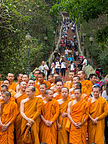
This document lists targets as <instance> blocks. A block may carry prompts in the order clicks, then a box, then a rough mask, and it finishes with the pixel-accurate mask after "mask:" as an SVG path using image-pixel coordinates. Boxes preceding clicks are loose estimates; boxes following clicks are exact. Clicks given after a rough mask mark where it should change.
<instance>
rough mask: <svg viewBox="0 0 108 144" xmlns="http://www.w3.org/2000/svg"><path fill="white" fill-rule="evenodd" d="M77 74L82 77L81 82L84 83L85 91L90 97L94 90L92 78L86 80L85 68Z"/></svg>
mask: <svg viewBox="0 0 108 144" xmlns="http://www.w3.org/2000/svg"><path fill="white" fill-rule="evenodd" d="M77 75H78V76H79V77H80V82H81V84H82V87H83V88H84V89H86V91H85V93H86V94H87V96H88V98H89V96H90V94H91V91H92V82H91V81H90V80H85V72H84V71H83V70H81V71H78V74H77Z"/></svg>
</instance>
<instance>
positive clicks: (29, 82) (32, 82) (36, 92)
mask: <svg viewBox="0 0 108 144" xmlns="http://www.w3.org/2000/svg"><path fill="white" fill-rule="evenodd" d="M27 86H35V81H34V80H32V79H30V80H29V81H28V84H27ZM39 94H40V91H39V90H38V89H35V96H37V95H39Z"/></svg>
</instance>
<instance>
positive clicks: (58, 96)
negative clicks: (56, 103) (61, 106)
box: [53, 79, 63, 100]
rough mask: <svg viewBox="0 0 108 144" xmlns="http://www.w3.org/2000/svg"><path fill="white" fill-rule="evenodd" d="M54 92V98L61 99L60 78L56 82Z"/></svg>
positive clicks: (61, 85)
mask: <svg viewBox="0 0 108 144" xmlns="http://www.w3.org/2000/svg"><path fill="white" fill-rule="evenodd" d="M55 84H56V93H54V95H53V97H54V99H56V100H58V99H61V98H62V96H61V89H62V87H63V81H62V79H58V80H57V81H56V82H55Z"/></svg>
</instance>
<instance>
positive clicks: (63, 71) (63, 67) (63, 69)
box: [61, 59, 66, 77]
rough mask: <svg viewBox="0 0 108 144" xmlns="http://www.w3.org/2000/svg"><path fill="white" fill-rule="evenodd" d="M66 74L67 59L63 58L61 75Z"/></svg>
mask: <svg viewBox="0 0 108 144" xmlns="http://www.w3.org/2000/svg"><path fill="white" fill-rule="evenodd" d="M65 74H66V62H65V60H64V59H63V60H62V61H61V76H62V77H63V76H64V77H65Z"/></svg>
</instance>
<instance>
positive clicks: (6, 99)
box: [2, 93, 10, 103]
mask: <svg viewBox="0 0 108 144" xmlns="http://www.w3.org/2000/svg"><path fill="white" fill-rule="evenodd" d="M2 98H3V101H4V103H7V102H8V101H9V100H10V96H6V95H5V94H4V93H3V95H2Z"/></svg>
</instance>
